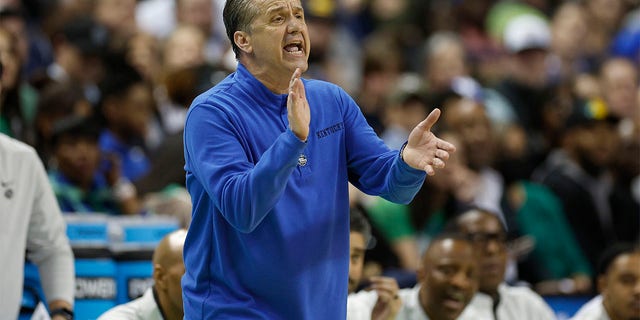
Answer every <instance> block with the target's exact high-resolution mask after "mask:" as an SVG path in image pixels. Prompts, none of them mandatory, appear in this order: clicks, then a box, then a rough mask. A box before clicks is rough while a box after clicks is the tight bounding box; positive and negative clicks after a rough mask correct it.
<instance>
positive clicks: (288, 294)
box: [182, 64, 425, 319]
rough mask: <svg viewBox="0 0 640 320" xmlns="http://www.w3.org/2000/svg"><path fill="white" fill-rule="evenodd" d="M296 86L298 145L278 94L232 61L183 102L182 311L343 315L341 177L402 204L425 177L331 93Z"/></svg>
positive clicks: (313, 85) (233, 315) (332, 89)
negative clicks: (189, 215)
mask: <svg viewBox="0 0 640 320" xmlns="http://www.w3.org/2000/svg"><path fill="white" fill-rule="evenodd" d="M303 84H304V85H305V90H306V95H307V99H308V101H309V107H310V110H311V124H310V131H309V132H310V133H309V137H308V139H307V141H306V142H302V141H300V140H299V139H298V138H297V137H296V136H295V135H294V134H293V132H291V130H290V129H288V120H287V107H286V106H287V95H278V94H274V93H272V92H271V91H269V90H268V89H267V88H266V87H265V86H264V85H263V84H262V83H260V82H259V81H258V80H257V79H256V78H255V77H253V75H251V74H250V73H249V72H248V71H247V69H246V68H244V66H242V65H241V64H240V65H238V70H237V71H236V72H234V73H232V74H231V75H229V76H228V77H227V78H226V79H225V80H224V81H222V82H220V83H219V84H218V85H217V86H215V87H214V88H212V89H210V90H209V91H207V92H205V93H204V94H202V95H200V96H199V97H197V98H196V99H195V100H194V102H193V103H192V105H191V108H190V110H189V113H188V115H187V120H186V127H185V132H184V142H185V149H184V150H185V170H186V173H187V180H186V181H187V188H188V189H189V192H190V194H191V197H192V201H193V219H192V222H191V225H190V227H189V232H188V235H187V240H186V243H185V246H184V260H185V266H186V273H185V275H184V277H183V280H182V286H183V297H184V308H185V319H243V318H251V319H344V318H345V317H346V302H347V283H348V273H349V204H348V184H347V181H351V182H352V183H353V184H354V185H355V186H356V187H358V188H360V190H362V191H364V192H366V193H369V194H374V195H381V196H383V197H385V198H387V199H389V200H391V201H395V202H402V203H407V202H409V201H411V199H412V198H413V196H414V195H415V193H416V192H417V191H418V190H419V188H420V187H421V185H422V182H423V181H424V177H425V173H424V172H423V171H419V170H415V169H413V168H410V167H409V166H408V165H407V164H405V163H404V162H403V161H402V160H400V158H399V156H398V151H395V150H390V149H389V148H388V147H387V146H385V145H384V143H383V142H382V141H381V140H380V139H379V138H378V137H377V136H376V134H375V133H374V132H373V130H372V129H371V127H369V125H367V123H366V121H365V119H364V117H363V116H362V113H361V112H360V109H359V108H358V106H357V105H356V104H355V102H354V101H353V100H352V99H351V98H350V97H349V96H348V95H347V94H346V93H345V92H344V91H343V90H342V89H340V88H339V87H337V86H335V85H332V84H329V83H327V82H322V81H314V80H303Z"/></svg>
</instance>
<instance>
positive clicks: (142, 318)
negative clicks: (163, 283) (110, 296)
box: [98, 288, 163, 320]
mask: <svg viewBox="0 0 640 320" xmlns="http://www.w3.org/2000/svg"><path fill="white" fill-rule="evenodd" d="M98 320H163V319H162V314H160V309H159V308H158V304H157V303H156V299H154V298H153V289H152V288H149V289H147V291H145V292H144V294H143V295H142V297H140V298H138V299H135V300H133V301H130V302H128V303H125V304H121V305H119V306H115V307H114V308H112V309H110V310H108V311H107V312H105V313H104V314H102V315H101V316H100V317H99V318H98Z"/></svg>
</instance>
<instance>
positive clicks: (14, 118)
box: [0, 12, 38, 143]
mask: <svg viewBox="0 0 640 320" xmlns="http://www.w3.org/2000/svg"><path fill="white" fill-rule="evenodd" d="M1 15H2V13H1V12H0V16H1ZM20 37H21V36H20ZM18 39H19V36H16V35H15V34H13V33H12V32H10V31H9V30H8V29H5V28H4V27H2V26H0V62H1V63H2V66H3V70H4V71H3V72H2V78H0V82H1V85H2V92H1V93H0V103H1V104H2V109H1V110H0V133H4V134H6V135H8V136H10V137H14V138H16V139H18V140H21V141H24V142H27V143H33V142H34V140H35V138H34V133H33V120H34V117H35V113H36V105H37V102H38V92H37V91H35V90H34V89H33V88H32V87H31V86H30V85H29V84H27V83H26V82H24V81H23V80H22V74H21V69H22V59H21V57H20V56H19V51H18V49H19V48H18V47H17V46H18V44H19V42H18Z"/></svg>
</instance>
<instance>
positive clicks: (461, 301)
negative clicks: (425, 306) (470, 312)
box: [442, 292, 466, 310]
mask: <svg viewBox="0 0 640 320" xmlns="http://www.w3.org/2000/svg"><path fill="white" fill-rule="evenodd" d="M465 300H466V299H465V297H464V294H463V293H461V292H449V293H447V294H445V296H444V299H443V301H442V304H443V306H445V307H446V308H447V309H454V310H460V309H464V307H465V304H466V301H465Z"/></svg>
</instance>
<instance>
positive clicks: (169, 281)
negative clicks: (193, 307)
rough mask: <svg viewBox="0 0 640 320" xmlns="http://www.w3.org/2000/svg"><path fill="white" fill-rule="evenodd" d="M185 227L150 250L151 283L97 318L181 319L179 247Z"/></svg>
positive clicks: (185, 234) (165, 237) (181, 270)
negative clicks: (136, 297) (153, 249)
mask: <svg viewBox="0 0 640 320" xmlns="http://www.w3.org/2000/svg"><path fill="white" fill-rule="evenodd" d="M186 236H187V230H185V229H179V230H176V231H173V232H171V233H169V234H167V235H166V236H164V237H163V238H162V240H160V243H158V246H157V247H156V250H155V251H154V252H153V258H152V263H153V286H151V288H149V289H147V291H145V293H144V294H143V295H142V297H140V298H138V299H135V300H133V301H130V302H128V303H126V304H122V305H119V306H116V307H114V308H112V309H110V310H108V311H107V312H105V313H104V314H102V315H101V316H100V317H99V318H98V320H181V319H183V317H184V311H183V309H182V287H181V286H180V280H181V279H182V275H183V274H184V261H183V260H182V248H183V247H184V241H185V238H186Z"/></svg>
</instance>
